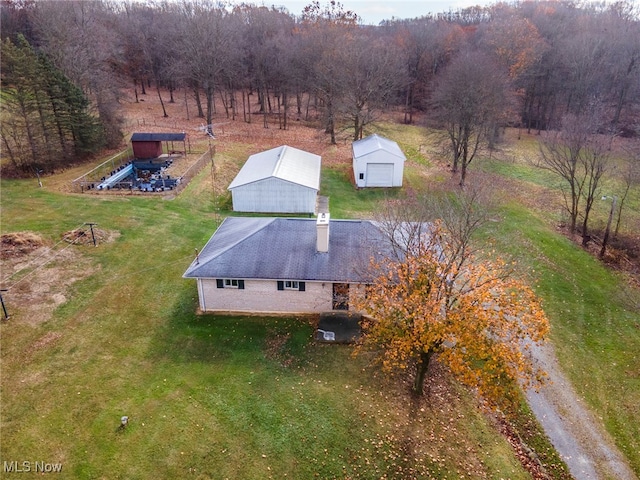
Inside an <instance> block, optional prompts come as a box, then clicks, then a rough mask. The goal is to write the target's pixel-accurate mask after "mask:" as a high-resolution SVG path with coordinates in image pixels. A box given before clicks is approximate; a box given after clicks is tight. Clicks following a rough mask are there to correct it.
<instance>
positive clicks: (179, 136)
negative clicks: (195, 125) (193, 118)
mask: <svg viewBox="0 0 640 480" xmlns="http://www.w3.org/2000/svg"><path fill="white" fill-rule="evenodd" d="M186 138H187V134H186V133H184V132H183V133H134V134H133V135H131V141H132V142H183V141H184V140H185V139H186Z"/></svg>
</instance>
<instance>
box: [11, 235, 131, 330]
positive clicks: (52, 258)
mask: <svg viewBox="0 0 640 480" xmlns="http://www.w3.org/2000/svg"><path fill="white" fill-rule="evenodd" d="M88 230H89V229H88V228H87V231H82V230H73V231H71V232H66V233H65V234H64V235H63V238H62V239H61V240H60V241H59V242H58V243H56V244H55V245H53V244H51V242H48V241H47V240H45V239H43V238H42V237H40V236H39V235H37V234H36V233H33V232H12V233H6V234H3V235H2V237H1V244H2V249H1V250H0V260H1V261H2V288H3V289H4V290H5V291H4V292H3V299H4V302H5V306H6V308H7V313H8V314H9V317H10V318H9V321H11V322H20V323H26V324H30V325H38V324H41V323H43V322H46V321H48V320H50V319H51V317H52V315H53V312H54V311H55V309H56V308H57V307H58V306H60V305H62V304H63V303H65V302H66V301H67V300H68V298H69V295H70V289H71V286H72V285H73V284H74V283H76V282H77V281H79V280H81V279H83V278H86V277H88V276H89V275H91V274H93V273H94V272H95V271H96V267H95V266H94V265H93V264H92V263H91V261H90V259H88V258H87V257H85V256H84V255H83V253H82V251H81V250H79V249H81V248H83V247H82V245H87V244H92V243H93V240H92V236H91V233H90V232H88ZM94 234H95V235H96V237H97V238H98V239H99V241H100V242H101V243H105V242H109V241H113V240H114V239H115V238H117V236H118V233H117V232H108V231H103V230H98V229H94Z"/></svg>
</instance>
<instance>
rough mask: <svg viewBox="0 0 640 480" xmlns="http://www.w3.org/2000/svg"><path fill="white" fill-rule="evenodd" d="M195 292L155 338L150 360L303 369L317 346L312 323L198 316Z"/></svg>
mask: <svg viewBox="0 0 640 480" xmlns="http://www.w3.org/2000/svg"><path fill="white" fill-rule="evenodd" d="M196 310H197V301H196V300H195V299H194V298H193V296H192V294H191V292H185V293H184V294H183V295H182V296H181V297H179V298H178V299H177V300H176V303H175V304H174V308H173V311H172V313H171V314H170V315H169V316H168V318H167V321H166V323H165V324H164V325H163V326H161V327H158V329H157V330H156V332H155V334H154V335H153V336H152V340H151V349H150V356H151V357H155V358H157V359H158V360H159V359H166V360H170V361H172V362H181V363H190V362H205V363H216V362H230V361H231V362H243V363H244V362H252V361H255V362H264V361H265V359H266V360H271V361H275V362H276V363H279V364H280V365H282V366H292V365H298V366H299V365H301V364H302V363H304V362H305V358H306V355H305V351H306V349H307V347H308V346H309V344H311V343H312V341H313V324H312V320H311V319H310V318H309V317H270V316H264V317H263V316H233V315H216V314H197V313H196Z"/></svg>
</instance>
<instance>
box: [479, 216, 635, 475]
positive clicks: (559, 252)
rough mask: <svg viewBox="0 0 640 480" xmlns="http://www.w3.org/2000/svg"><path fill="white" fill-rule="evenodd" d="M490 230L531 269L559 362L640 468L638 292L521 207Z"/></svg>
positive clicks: (499, 244) (499, 247)
mask: <svg viewBox="0 0 640 480" xmlns="http://www.w3.org/2000/svg"><path fill="white" fill-rule="evenodd" d="M501 213H502V215H503V219H504V220H503V221H502V222H500V223H495V224H492V225H491V226H489V228H488V231H487V232H484V233H485V234H486V235H487V237H490V238H491V239H494V242H495V244H496V246H497V250H498V251H502V252H509V253H511V254H512V255H514V256H515V257H516V258H518V260H519V263H520V264H522V265H523V266H525V267H526V268H528V270H529V272H530V274H531V277H532V281H535V282H536V291H537V293H538V294H539V295H540V296H541V298H542V299H543V300H544V307H545V311H546V312H547V314H548V316H549V317H550V319H551V323H552V331H551V338H552V340H553V344H554V347H555V350H556V353H557V355H558V359H559V361H560V364H561V365H562V367H563V369H564V371H565V372H566V373H567V374H568V375H569V377H570V379H571V380H572V383H573V385H574V387H575V389H576V391H577V392H578V394H579V395H580V396H582V397H583V398H585V399H586V401H587V403H588V404H589V405H590V407H591V408H592V409H593V410H594V411H595V412H596V414H597V416H598V417H600V418H602V419H603V421H604V424H605V426H606V428H607V430H608V431H609V433H611V435H612V436H613V438H614V439H615V441H616V443H617V445H618V446H619V447H620V449H621V450H622V451H623V452H624V454H625V456H626V457H627V459H628V460H629V462H630V463H631V465H632V466H633V468H634V469H635V471H636V472H637V471H639V470H640V424H638V422H637V419H638V418H639V417H640V361H639V359H638V352H639V351H640V313H639V311H638V306H639V305H640V293H639V292H638V290H637V289H634V288H632V287H631V286H630V285H627V282H626V280H625V279H624V278H623V277H622V276H621V275H618V274H616V273H615V272H612V271H610V270H608V269H607V268H605V267H604V266H603V265H602V264H601V263H599V262H598V261H597V260H596V259H594V258H593V257H592V256H590V255H589V254H588V253H586V252H585V251H583V250H582V249H580V248H578V247H577V246H576V245H574V244H572V243H571V242H570V241H569V240H568V239H566V238H565V237H563V236H561V235H559V234H557V233H555V232H554V231H552V230H551V229H550V227H549V225H548V224H547V222H546V221H544V220H543V219H541V218H538V217H535V216H534V215H532V214H531V213H530V212H528V211H526V210H525V209H523V208H522V207H520V206H519V205H507V206H505V208H503V209H502V210H501Z"/></svg>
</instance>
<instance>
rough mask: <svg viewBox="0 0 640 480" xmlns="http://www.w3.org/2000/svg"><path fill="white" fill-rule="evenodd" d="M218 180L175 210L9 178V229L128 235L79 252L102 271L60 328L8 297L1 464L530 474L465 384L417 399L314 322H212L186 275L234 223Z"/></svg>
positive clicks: (210, 474)
mask: <svg viewBox="0 0 640 480" xmlns="http://www.w3.org/2000/svg"><path fill="white" fill-rule="evenodd" d="M207 179H208V174H207V172H203V173H202V174H201V175H199V176H198V177H196V179H195V181H194V182H193V184H192V185H190V186H189V187H188V188H187V189H186V190H185V191H184V192H183V194H182V195H181V196H180V197H179V198H177V199H175V200H173V201H165V200H160V199H157V198H154V199H149V198H141V197H121V198H107V199H105V198H101V197H99V196H94V195H63V194H56V193H53V192H50V191H47V190H46V188H45V189H37V188H34V186H33V185H32V183H33V182H22V181H5V180H2V184H1V187H2V191H1V193H2V206H3V212H2V215H3V219H2V220H3V221H2V232H3V233H4V232H9V231H21V230H30V231H34V232H37V233H39V234H40V235H42V236H43V237H44V238H46V239H48V240H49V241H50V242H51V243H55V242H57V241H59V239H60V236H61V235H62V233H64V232H65V231H67V230H70V229H72V228H75V227H77V226H78V225H80V224H82V223H83V222H85V221H91V222H95V223H98V225H99V228H101V229H103V230H107V231H117V232H118V233H119V236H118V237H117V239H115V240H114V241H113V242H111V243H101V244H99V245H98V247H96V248H94V247H93V246H92V245H91V246H76V247H73V248H74V249H75V251H76V253H77V254H78V255H80V256H81V257H82V258H84V260H85V261H86V262H88V265H89V266H90V268H89V269H88V272H87V274H88V275H87V276H86V277H85V278H84V279H83V280H82V281H80V282H77V283H76V284H74V285H73V286H72V287H71V288H70V289H69V290H68V291H66V292H65V295H66V296H67V298H68V300H67V301H66V302H65V303H64V304H62V305H61V306H60V307H58V308H57V309H56V310H55V312H54V314H53V317H52V318H51V319H50V320H48V321H47V322H35V321H34V322H29V321H27V320H28V319H26V318H24V316H23V311H24V306H21V305H17V304H15V303H12V300H11V298H12V297H11V291H9V292H7V295H6V296H5V299H6V300H7V303H8V307H9V309H10V311H11V314H12V317H11V319H10V320H9V321H7V322H4V323H3V324H2V325H1V326H0V329H1V335H2V336H1V338H2V350H1V353H0V354H1V359H2V382H1V394H2V407H1V408H2V451H1V458H0V462H4V461H19V462H22V461H36V460H38V461H46V462H50V463H57V462H60V463H62V464H63V473H64V476H65V478H80V479H82V478H127V479H145V478H154V479H156V478H185V477H193V478H243V479H263V478H285V477H286V478H346V477H350V478H380V477H382V476H385V475H386V477H387V478H398V479H404V478H407V475H410V476H414V477H416V478H428V477H429V476H433V477H435V478H451V477H452V476H454V477H458V476H460V475H462V474H466V475H468V476H474V475H477V474H478V472H482V475H485V476H487V477H490V478H496V477H507V476H508V477H510V478H522V479H524V478H528V475H527V474H526V473H525V472H524V471H523V470H522V468H521V467H520V465H519V464H518V462H517V460H516V459H515V457H514V455H513V453H512V451H511V448H510V446H509V445H508V443H507V442H506V441H505V440H504V439H503V438H501V437H500V435H499V434H497V433H496V432H495V430H493V428H492V427H491V426H490V425H489V423H488V422H487V420H486V418H485V417H484V416H483V415H482V414H481V413H480V412H479V411H478V410H477V407H476V406H475V402H474V400H473V399H472V398H471V397H470V396H469V395H468V394H467V393H466V392H464V391H462V390H460V389H459V388H457V387H455V386H452V391H454V392H456V393H455V395H454V394H451V395H449V396H447V397H443V398H439V397H432V398H430V399H429V401H428V402H427V400H426V399H423V400H420V401H410V397H409V396H408V395H407V394H406V391H405V390H404V389H399V387H396V386H394V384H389V383H385V382H384V381H383V379H381V378H377V377H376V376H375V375H374V373H375V371H374V370H372V369H369V368H367V365H368V359H367V358H366V357H358V358H355V359H354V358H352V357H351V348H349V347H344V346H326V345H320V344H316V343H314V342H312V340H311V334H312V328H311V326H310V324H309V322H308V320H307V319H297V318H278V319H276V318H260V317H218V316H213V315H202V316H198V315H196V314H195V312H196V308H197V298H196V297H197V293H196V288H195V285H194V284H193V282H192V281H189V280H184V279H182V278H181V275H182V273H183V272H184V270H185V269H186V267H187V266H188V264H189V263H190V261H191V259H192V257H193V249H194V247H195V248H200V247H201V246H202V245H203V244H204V243H205V242H206V240H207V239H208V238H209V236H210V235H211V233H212V231H213V230H214V229H215V227H216V225H217V224H216V216H215V214H214V212H215V203H214V199H212V198H211V194H210V192H209V191H207V189H206V188H202V184H203V183H204V182H206V181H207ZM337 196H338V197H340V196H341V194H339V195H337ZM353 198H354V199H355V198H356V197H353ZM368 201H370V202H371V201H373V200H368ZM358 202H360V203H358V204H357V205H358V208H361V209H363V211H364V207H365V205H366V203H367V201H364V200H358ZM336 203H337V204H338V205H339V204H340V203H341V202H336ZM122 415H128V416H129V417H130V423H129V426H128V427H127V428H126V429H125V430H124V431H117V427H118V425H119V422H120V417H121V416H122ZM408 472H409V473H408ZM23 476H24V477H25V478H30V476H31V475H30V474H23Z"/></svg>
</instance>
